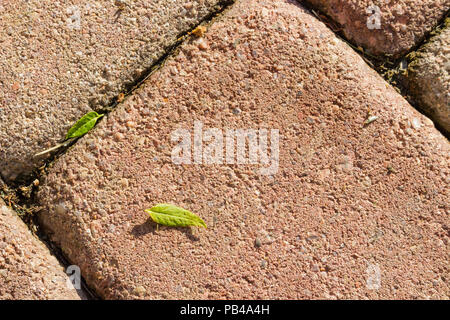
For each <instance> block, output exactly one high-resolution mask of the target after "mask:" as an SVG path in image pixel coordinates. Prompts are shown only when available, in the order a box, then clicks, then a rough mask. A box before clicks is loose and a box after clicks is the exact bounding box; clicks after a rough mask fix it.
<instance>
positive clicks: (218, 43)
mask: <svg viewBox="0 0 450 320" xmlns="http://www.w3.org/2000/svg"><path fill="white" fill-rule="evenodd" d="M368 109H370V114H371V115H372V116H378V119H377V120H376V121H374V122H372V123H370V124H369V125H366V126H364V122H365V121H366V119H367V116H368V115H367V113H368ZM194 121H200V122H201V123H203V126H204V129H203V130H204V132H206V129H208V128H218V129H219V130H223V132H224V131H225V130H226V129H238V128H241V129H258V128H267V129H269V130H272V129H278V130H279V134H280V138H279V140H280V145H279V154H280V156H279V158H280V159H279V170H278V171H277V172H276V174H274V175H271V176H267V175H261V173H260V169H261V166H260V165H257V164H240V165H227V164H222V165H220V164H215V165H206V164H204V165H200V164H190V165H188V164H182V165H177V164H175V163H173V161H172V158H171V154H172V152H173V149H174V148H175V146H176V145H177V144H178V142H177V141H174V142H172V140H171V134H172V133H173V132H174V130H177V129H186V130H188V132H189V133H190V134H194V133H193V125H194ZM220 132H221V131H219V133H220ZM204 139H205V142H203V144H204V146H206V145H208V144H209V143H210V142H211V141H209V142H206V138H204ZM217 139H218V138H217ZM269 140H271V141H275V140H272V139H271V138H269ZM196 145H197V146H198V145H199V144H196ZM274 150H276V149H274ZM449 151H450V145H449V143H448V141H447V140H446V139H445V138H444V137H443V136H442V135H441V134H440V133H439V132H438V131H436V130H435V128H434V126H433V123H432V122H431V121H430V120H429V119H427V118H426V117H424V116H422V115H421V114H420V113H418V112H417V111H415V110H414V109H413V108H412V107H411V106H410V105H409V104H408V103H407V102H406V101H405V100H404V99H403V98H402V97H401V96H400V95H399V94H398V93H397V92H396V91H395V90H394V89H392V88H391V87H390V86H389V85H388V84H387V83H386V82H385V81H384V80H383V79H382V78H381V77H380V76H379V75H378V74H377V73H376V72H375V71H373V70H372V69H370V68H369V67H368V66H367V65H366V64H365V63H364V61H363V60H362V59H361V58H360V56H359V55H357V54H356V53H355V52H354V51H353V50H352V49H351V48H350V47H348V46H347V45H346V44H345V43H344V42H342V41H340V40H339V39H337V38H336V37H335V35H334V34H333V33H332V32H331V31H330V30H329V29H328V28H327V27H326V26H325V25H324V24H322V23H321V22H319V21H318V20H317V19H316V18H315V17H313V16H312V15H311V14H309V13H308V11H307V10H305V9H304V8H302V7H301V6H300V5H298V4H296V3H295V2H292V1H284V0H280V1H263V0H260V1H257V0H251V1H243V0H242V1H238V2H237V3H236V4H235V5H234V6H233V7H232V8H231V9H230V10H229V11H228V12H227V13H226V14H225V15H224V16H222V17H221V18H220V19H219V20H218V21H216V22H215V23H214V24H213V25H212V26H211V27H210V29H209V30H208V31H207V32H206V34H205V35H204V37H202V38H199V39H192V41H190V42H187V43H185V44H183V46H182V48H181V50H180V52H179V53H178V55H177V56H176V57H174V58H171V59H169V60H168V61H167V62H166V64H165V66H164V68H163V69H161V70H159V71H158V72H156V73H155V74H153V75H152V77H150V78H149V79H148V82H146V83H145V85H144V86H143V87H141V88H140V89H139V90H137V91H136V92H135V94H134V95H133V96H130V97H129V98H128V99H127V100H125V102H124V104H123V105H122V106H120V107H119V108H118V109H116V110H115V111H114V112H112V113H111V114H109V115H108V116H107V117H106V119H105V120H104V121H102V122H101V123H100V124H99V126H97V127H96V128H95V130H94V131H92V132H91V133H89V134H88V135H87V136H85V137H83V138H82V139H81V140H80V141H79V142H78V143H77V144H76V145H75V146H73V147H72V148H71V149H70V150H68V152H67V153H66V154H65V155H63V156H62V157H61V158H59V159H58V161H56V162H55V163H54V165H53V167H52V168H50V171H49V174H48V176H47V177H46V179H45V181H42V187H41V189H40V191H39V193H38V198H39V201H40V204H41V205H42V206H43V208H45V210H43V211H42V212H41V213H40V214H39V219H40V220H41V222H42V224H43V226H44V228H45V229H46V230H47V232H48V233H49V234H50V235H51V238H52V239H53V240H54V241H55V242H56V243H57V244H58V245H60V247H61V248H62V249H63V251H64V252H65V254H66V255H67V257H68V258H69V259H70V260H71V261H73V263H75V264H78V265H80V267H81V269H82V272H83V274H84V276H85V277H86V279H87V282H88V283H89V285H90V286H91V287H92V288H94V289H95V290H96V291H97V292H98V293H99V294H100V295H101V296H102V297H104V298H164V299H166V298H173V299H184V298H189V299H200V298H208V299H216V298H221V299H222V298H228V299H241V298H242V299H249V298H272V299H299V298H330V299H335V298H399V299H401V298H424V299H425V298H448V295H449V283H448V281H449V279H448V252H449V251H448V249H449V242H448V237H449V235H448V222H449V220H448V199H449V189H448V183H449V154H450V153H449ZM200 154H201V153H200ZM272 154H274V153H272ZM273 158H276V157H273ZM191 160H192V159H191ZM263 166H264V165H263ZM157 203H172V204H175V205H178V206H181V207H183V208H186V209H189V210H191V211H193V212H194V213H196V214H198V215H199V216H200V217H202V218H203V219H204V220H205V222H206V223H207V225H208V229H198V228H196V229H193V230H192V231H190V229H182V228H178V229H177V228H168V227H160V228H159V230H157V229H156V226H155V224H154V223H153V222H151V221H150V220H149V219H148V215H147V214H146V213H145V212H144V209H147V208H150V207H151V206H153V205H155V204H157ZM378 276H379V277H378ZM380 281H381V282H380Z"/></svg>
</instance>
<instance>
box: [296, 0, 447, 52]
mask: <svg viewBox="0 0 450 320" xmlns="http://www.w3.org/2000/svg"><path fill="white" fill-rule="evenodd" d="M298 1H299V2H306V3H309V4H310V5H312V6H313V7H315V8H316V9H319V10H321V11H322V12H324V13H325V14H327V15H328V16H329V17H330V18H332V19H333V20H334V21H336V22H337V23H339V24H340V26H341V30H340V31H342V32H343V33H344V35H345V37H346V38H347V39H348V40H349V41H351V42H352V43H354V44H356V45H357V46H361V47H363V48H364V49H366V53H368V54H371V55H375V56H384V55H387V56H392V57H393V58H399V57H401V56H402V55H404V54H406V53H407V52H409V51H410V50H411V49H412V48H414V47H415V46H416V45H418V44H420V42H421V41H422V40H423V39H424V38H425V37H426V35H427V34H428V33H429V32H430V31H432V30H433V29H434V28H435V27H436V26H437V25H438V24H439V22H440V21H441V20H442V18H443V17H444V16H445V14H446V13H447V12H448V11H449V10H450V0H421V1H416V0H400V1H389V0H380V1H372V0H361V1H354V0H298Z"/></svg>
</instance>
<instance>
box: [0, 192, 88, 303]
mask: <svg viewBox="0 0 450 320" xmlns="http://www.w3.org/2000/svg"><path fill="white" fill-rule="evenodd" d="M67 280H68V277H67V275H66V273H65V272H64V268H63V267H62V266H61V265H60V264H59V262H58V261H57V260H56V258H55V257H54V256H52V255H51V254H50V252H49V250H48V249H47V247H46V246H45V245H44V244H43V243H41V242H40V241H39V240H38V239H37V238H35V236H34V235H33V234H31V232H30V231H29V230H28V228H27V226H26V225H25V224H24V223H23V221H22V220H21V219H20V218H19V217H18V216H17V215H16V214H15V213H14V212H13V211H11V210H10V209H9V208H8V207H7V206H6V205H5V203H4V202H3V200H1V199H0V300H11V299H27V300H28V299H58V300H59V299H71V300H79V299H80V296H79V295H78V294H77V290H75V288H73V287H72V288H68V287H67V285H66V282H67Z"/></svg>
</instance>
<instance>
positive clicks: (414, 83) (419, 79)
mask: <svg viewBox="0 0 450 320" xmlns="http://www.w3.org/2000/svg"><path fill="white" fill-rule="evenodd" d="M410 57H411V60H412V61H411V62H410V64H409V65H408V72H407V75H406V78H407V79H406V80H407V85H408V87H409V89H410V93H411V94H412V95H413V96H414V98H415V100H416V101H418V104H419V105H420V106H421V107H422V108H424V111H425V112H426V113H427V114H429V115H430V116H431V117H432V118H433V119H434V120H435V121H436V122H437V123H439V124H440V125H441V126H442V127H443V128H444V129H445V130H447V132H450V19H448V22H447V27H446V28H445V29H443V30H442V32H440V33H439V34H438V35H436V36H435V37H433V38H432V39H430V41H429V42H428V43H427V44H426V45H424V46H423V47H422V48H420V50H419V51H417V52H415V53H413V54H412V55H411V56H410Z"/></svg>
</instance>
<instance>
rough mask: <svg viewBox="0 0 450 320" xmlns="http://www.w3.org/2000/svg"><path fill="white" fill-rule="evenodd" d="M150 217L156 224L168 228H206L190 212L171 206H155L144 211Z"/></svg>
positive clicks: (202, 222)
mask: <svg viewBox="0 0 450 320" xmlns="http://www.w3.org/2000/svg"><path fill="white" fill-rule="evenodd" d="M145 212H147V213H148V214H149V215H150V218H152V220H153V221H154V222H156V223H158V224H162V225H164V226H169V227H188V226H195V227H204V228H206V224H205V222H204V221H203V220H202V219H201V218H199V217H198V216H196V215H195V214H193V213H192V212H190V211H188V210H185V209H183V208H180V207H176V206H174V205H171V204H166V203H162V204H157V205H156V206H154V207H152V208H150V209H146V210H145Z"/></svg>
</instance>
